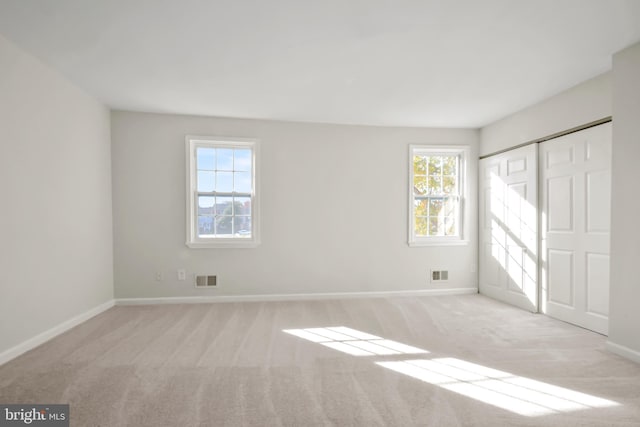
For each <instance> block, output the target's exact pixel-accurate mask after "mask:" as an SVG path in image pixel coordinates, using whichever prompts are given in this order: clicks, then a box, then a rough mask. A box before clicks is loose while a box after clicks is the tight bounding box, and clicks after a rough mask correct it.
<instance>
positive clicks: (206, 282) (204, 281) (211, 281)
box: [196, 276, 217, 288]
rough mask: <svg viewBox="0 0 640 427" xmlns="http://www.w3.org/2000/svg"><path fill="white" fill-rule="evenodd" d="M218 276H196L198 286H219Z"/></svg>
mask: <svg viewBox="0 0 640 427" xmlns="http://www.w3.org/2000/svg"><path fill="white" fill-rule="evenodd" d="M216 277H217V276H196V288H214V287H216V286H217V279H216Z"/></svg>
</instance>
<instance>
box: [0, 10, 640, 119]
mask: <svg viewBox="0 0 640 427" xmlns="http://www.w3.org/2000/svg"><path fill="white" fill-rule="evenodd" d="M0 34H3V35H4V36H5V37H6V38H8V39H10V40H12V41H13V42H15V43H16V44H17V45H19V46H21V47H22V48H23V49H25V50H26V51H29V52H31V53H32V54H34V55H35V56H37V57H39V58H41V59H42V60H43V61H45V62H47V63H49V64H50V65H52V66H53V67H54V68H56V69H58V70H60V71H61V72H62V73H63V74H64V75H66V76H67V77H68V78H69V79H70V80H72V81H73V82H75V83H76V84H77V85H79V86H80V87H82V88H84V89H85V90H86V91H88V92H89V93H91V94H93V95H94V96H96V97H97V98H98V99H100V100H102V101H103V102H104V103H106V104H107V105H109V106H110V107H112V108H116V109H126V110H136V111H150V112H167V113H181V114H199V115H210V116H223V117H247V118H264V119H278V120H295V121H311V122H329V123H352V124H370V125H393V126H429V127H480V126H483V125H485V124H488V123H491V122H492V121H495V120H497V119H499V118H501V117H503V116H505V115H507V114H510V113H512V112H515V111H517V110H519V109H522V108H524V107H526V106H528V105H531V104H534V103H536V102H538V101H540V100H542V99H544V98H547V97H549V96H551V95H554V94H556V93H558V92H560V91H562V90H564V89H566V88H569V87H571V86H573V85H575V84H577V83H580V82H582V81H584V80H586V79H588V78H590V77H593V76H595V75H597V74H600V73H602V72H605V71H607V70H609V69H610V67H611V55H612V54H613V53H614V52H616V51H618V50H620V49H622V48H624V47H626V46H628V45H630V44H632V43H634V42H636V41H638V40H640V1H638V0H530V1H521V0H439V1H438V0H415V1H408V0H388V1H387V0H320V1H317V0H315V1H312V0H229V1H220V0H56V1H42V0H40V1H37V0H0Z"/></svg>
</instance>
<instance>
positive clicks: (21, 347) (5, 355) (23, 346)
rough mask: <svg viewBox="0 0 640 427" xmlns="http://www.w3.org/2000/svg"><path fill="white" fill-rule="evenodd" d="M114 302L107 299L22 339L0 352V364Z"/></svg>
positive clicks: (90, 316) (55, 335) (66, 329)
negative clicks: (31, 336)
mask: <svg viewBox="0 0 640 427" xmlns="http://www.w3.org/2000/svg"><path fill="white" fill-rule="evenodd" d="M114 304H115V301H114V300H109V301H107V302H105V303H103V304H100V305H99V306H97V307H94V308H92V309H90V310H87V311H85V312H84V313H81V314H79V315H77V316H75V317H72V318H71V319H69V320H66V321H64V322H62V323H60V324H59V325H57V326H54V327H53V328H51V329H49V330H46V331H44V332H42V333H40V334H38V335H36V336H35V337H33V338H29V339H28V340H26V341H23V342H21V343H20V344H18V345H16V346H14V347H11V348H10V349H8V350H5V351H3V352H2V353H0V365H3V364H5V363H7V362H8V361H10V360H11V359H14V358H16V357H18V356H20V355H21V354H23V353H26V352H27V351H29V350H31V349H34V348H36V347H37V346H39V345H41V344H44V343H45V342H47V341H49V340H50V339H52V338H55V337H57V336H58V335H60V334H62V333H63V332H66V331H68V330H69V329H71V328H73V327H74V326H77V325H79V324H80V323H82V322H86V321H87V320H89V319H91V318H92V317H94V316H97V315H98V314H100V313H102V312H103V311H106V310H108V309H110V308H111V307H113V306H114Z"/></svg>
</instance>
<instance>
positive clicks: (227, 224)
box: [216, 216, 233, 237]
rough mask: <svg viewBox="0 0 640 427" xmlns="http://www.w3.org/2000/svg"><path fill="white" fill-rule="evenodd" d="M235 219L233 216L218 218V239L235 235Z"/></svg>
mask: <svg viewBox="0 0 640 427" xmlns="http://www.w3.org/2000/svg"><path fill="white" fill-rule="evenodd" d="M232 229H233V217H232V216H218V217H216V235H217V236H218V237H225V236H220V235H221V234H222V235H227V237H231V235H232V234H233V230H232Z"/></svg>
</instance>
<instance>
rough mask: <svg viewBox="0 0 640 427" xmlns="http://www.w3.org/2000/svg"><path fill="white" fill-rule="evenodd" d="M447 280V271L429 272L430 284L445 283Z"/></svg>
mask: <svg viewBox="0 0 640 427" xmlns="http://www.w3.org/2000/svg"><path fill="white" fill-rule="evenodd" d="M448 280H449V270H431V281H432V282H446V281H448Z"/></svg>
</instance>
